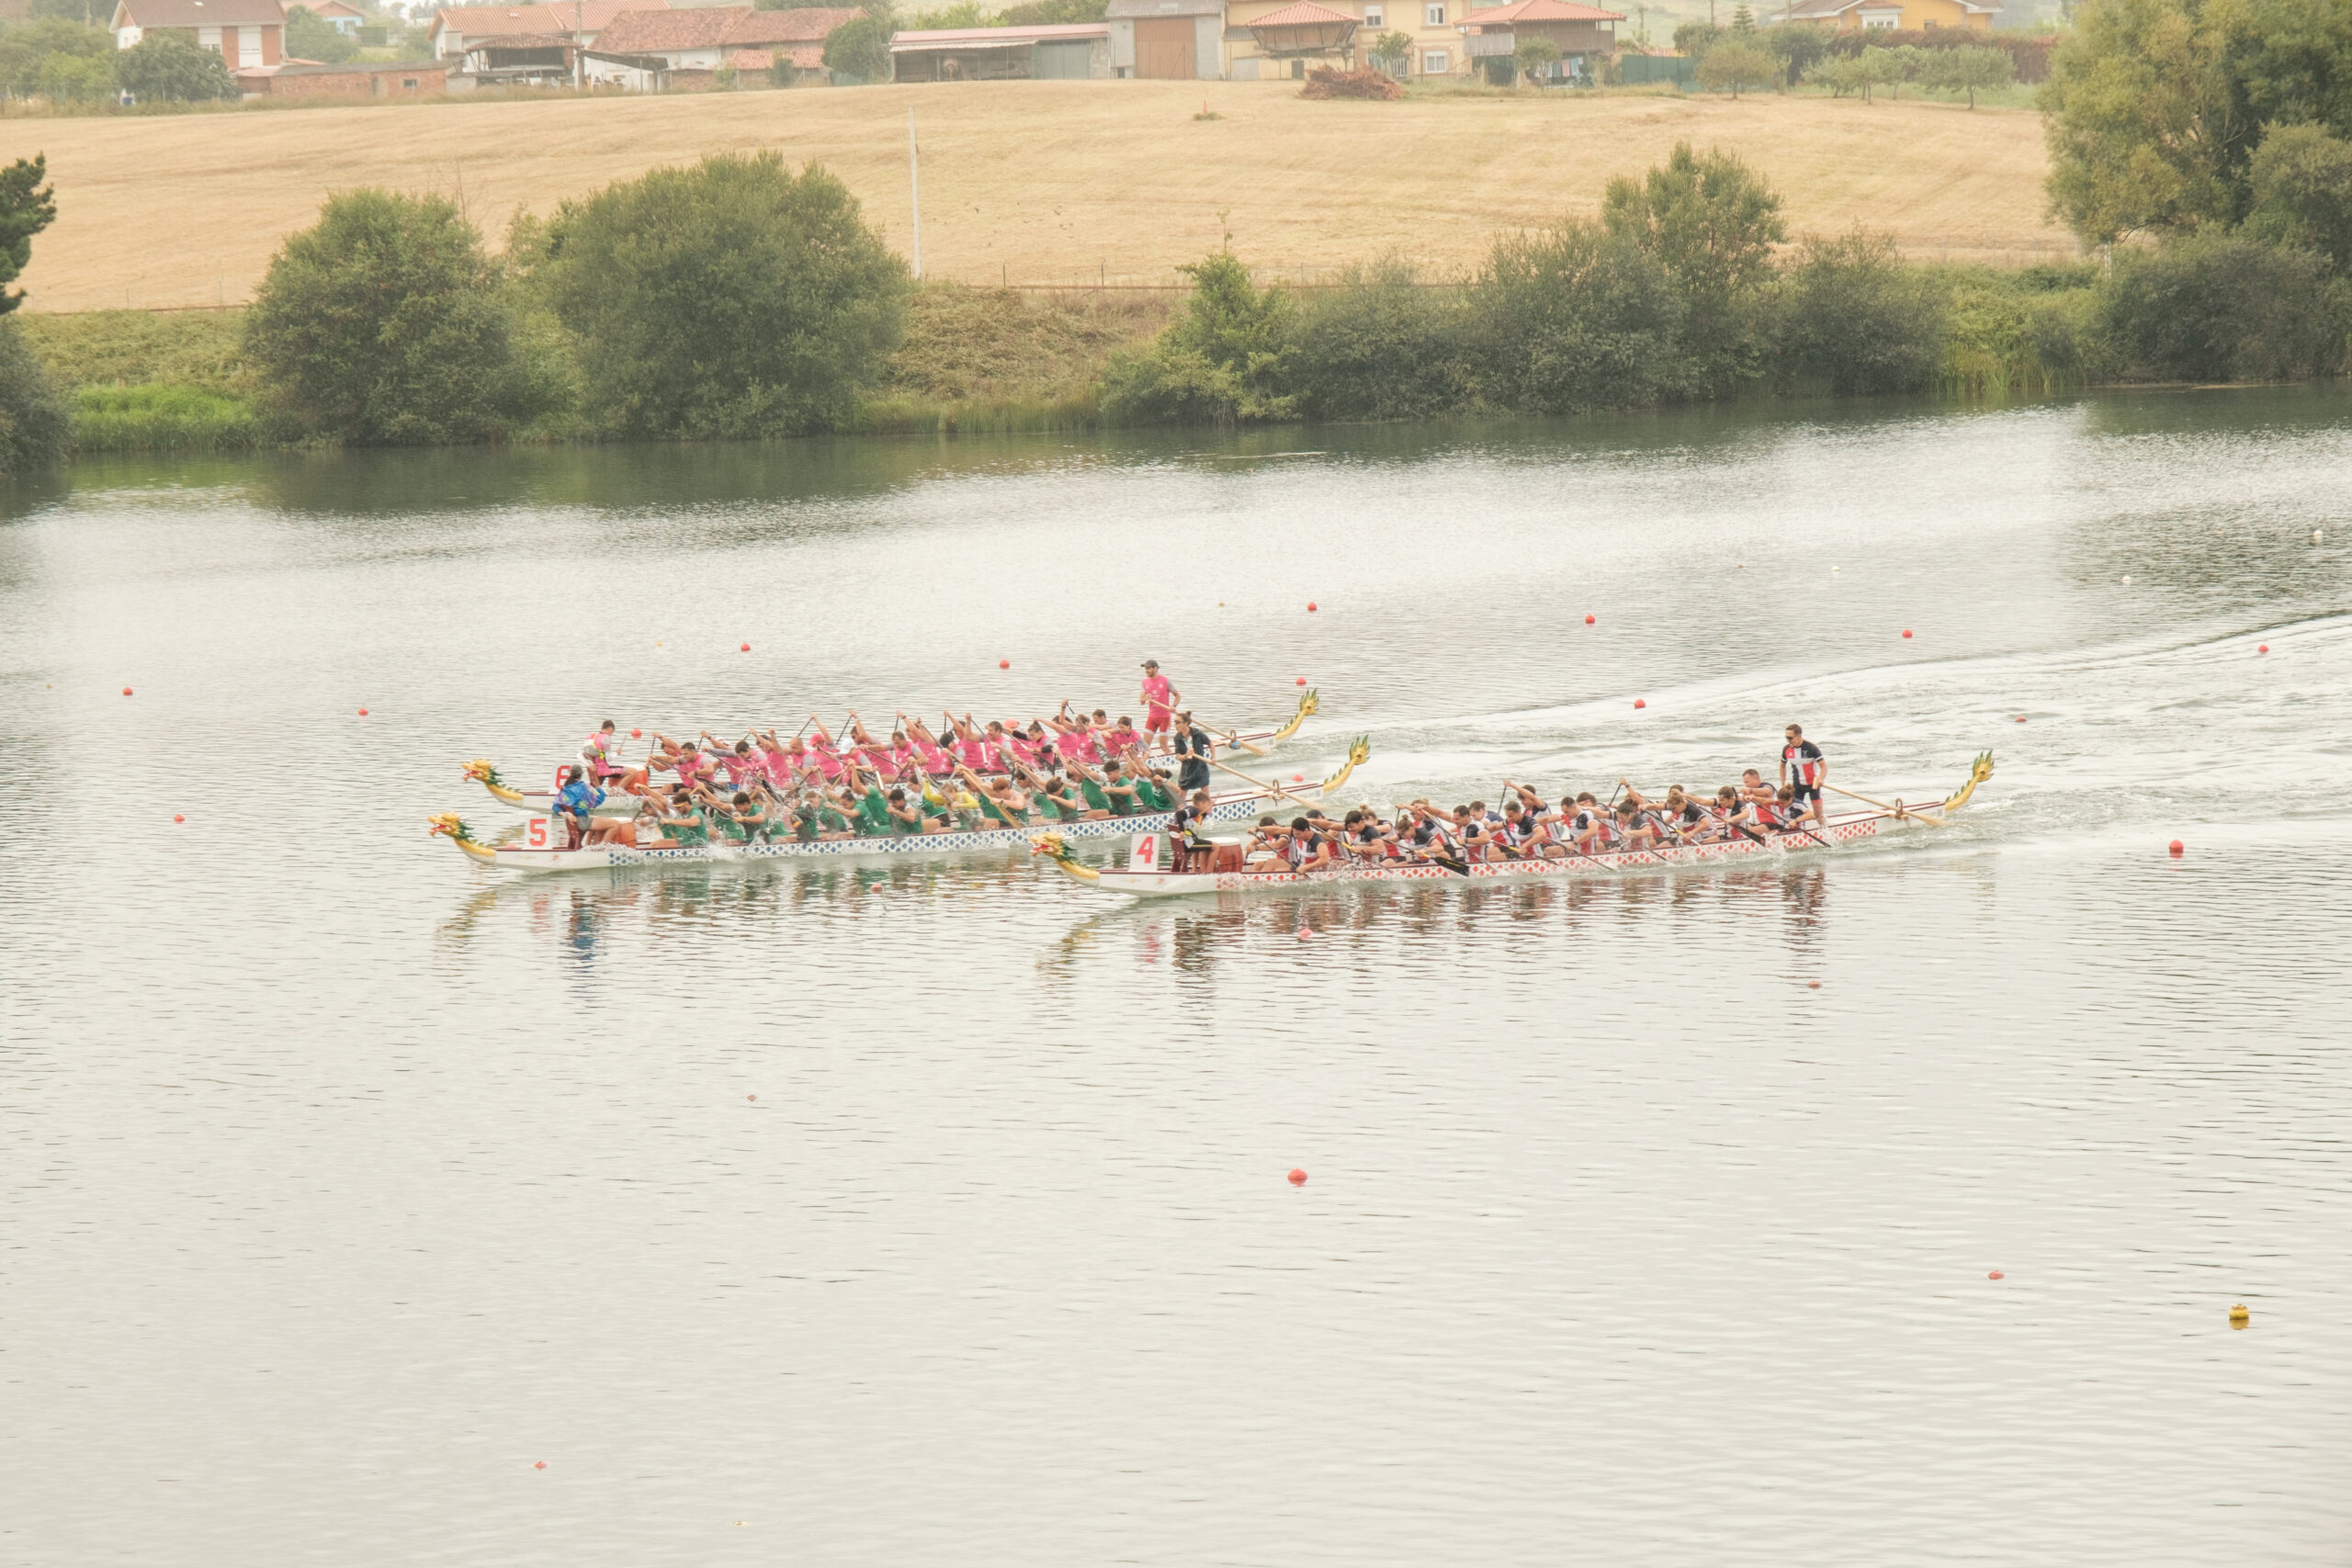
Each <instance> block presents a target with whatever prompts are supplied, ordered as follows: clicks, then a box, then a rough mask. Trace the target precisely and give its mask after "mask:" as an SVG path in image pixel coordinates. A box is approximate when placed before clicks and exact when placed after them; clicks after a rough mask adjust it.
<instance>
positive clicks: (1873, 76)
mask: <svg viewBox="0 0 2352 1568" xmlns="http://www.w3.org/2000/svg"><path fill="white" fill-rule="evenodd" d="M1877 52H1879V51H1876V50H1864V51H1862V52H1861V53H1860V54H1845V55H1840V56H1838V58H1837V59H1835V60H1833V61H1831V62H1829V63H1828V64H1826V65H1824V66H1823V67H1822V68H1821V70H1820V71H1819V72H1818V73H1817V74H1818V75H1819V76H1820V78H1821V79H1822V80H1823V81H1824V82H1826V83H1828V84H1829V91H1830V92H1831V94H1833V95H1834V96H1838V97H1840V98H1842V97H1846V96H1849V95H1851V94H1855V93H1860V95H1861V96H1862V102H1864V103H1868V102H1870V100H1871V87H1872V86H1873V85H1875V84H1876V83H1877V81H1878V67H1877V65H1876V64H1875V63H1874V62H1871V60H1870V59H1868V58H1867V57H1868V56H1870V55H1871V54H1875V53H1877Z"/></svg>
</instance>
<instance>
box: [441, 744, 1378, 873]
mask: <svg viewBox="0 0 2352 1568" xmlns="http://www.w3.org/2000/svg"><path fill="white" fill-rule="evenodd" d="M1371 755H1372V747H1371V745H1370V744H1369V742H1367V741H1365V740H1362V739H1359V740H1357V741H1355V742H1354V743H1353V744H1351V746H1350V747H1349V748H1348V754H1347V757H1346V760H1345V761H1342V762H1341V763H1340V768H1339V771H1338V772H1337V773H1332V774H1331V775H1330V776H1329V777H1328V778H1326V779H1324V780H1323V782H1322V783H1320V784H1302V785H1300V786H1299V787H1298V788H1296V789H1295V790H1284V791H1275V790H1272V789H1247V790H1238V791H1234V792H1232V793H1229V794H1226V795H1216V796H1212V797H1211V798H1212V802H1213V805H1212V809H1211V811H1210V814H1209V819H1210V820H1211V821H1213V822H1239V821H1246V820H1248V819H1250V818H1253V817H1255V816H1257V815H1258V814H1259V813H1260V812H1261V810H1263V809H1264V808H1265V807H1266V806H1267V805H1268V804H1269V803H1271V802H1273V801H1277V800H1328V799H1329V798H1330V795H1331V792H1332V791H1334V790H1336V789H1338V788H1339V787H1340V785H1341V784H1345V783H1346V782H1347V780H1348V775H1349V774H1351V773H1354V772H1355V771H1356V769H1357V768H1359V767H1361V766H1362V765H1363V762H1364V761H1366V760H1367V759H1368V758H1370V757H1371ZM634 808H635V807H634V806H632V807H631V809H634ZM1171 815H1172V814H1171V813H1170V812H1166V811H1148V812H1137V813H1136V814H1135V815H1133V816H1129V817H1106V818H1076V819H1070V820H1065V821H1063V822H1062V823H1060V824H1059V825H1058V827H1057V829H1056V831H1057V833H1059V834H1061V835H1064V836H1065V837H1067V838H1069V839H1077V840H1088V839H1117V838H1126V837H1130V836H1133V835H1138V834H1140V835H1144V836H1159V835H1164V834H1165V833H1166V832H1167V830H1168V827H1169V823H1170V817H1171ZM427 820H428V822H429V824H430V832H431V834H432V836H434V837H436V838H447V840H449V841H450V842H451V843H453V844H455V845H457V846H458V849H460V850H462V851H463V852H465V854H466V856H467V858H468V859H469V860H471V861H472V862H473V863H475V864H477V865H484V866H491V867H493V868H495V869H497V870H500V871H522V872H550V871H603V870H609V869H616V868H619V867H625V866H641V865H651V866H662V865H697V864H748V863H754V862H759V861H809V860H844V859H898V858H900V857H903V856H908V855H955V854H971V853H976V852H986V851H990V850H994V851H1008V850H1025V849H1028V848H1029V847H1030V845H1031V842H1032V840H1031V837H1030V835H1031V834H1032V833H1033V832H1034V831H1035V829H1032V828H1027V827H1021V828H969V829H952V830H950V831H947V832H944V833H906V834H899V835H893V836H890V837H880V836H874V837H858V838H849V839H819V840H814V841H810V840H801V839H775V840H751V841H749V842H730V841H722V840H717V839H716V838H714V840H713V841H712V842H709V843H705V844H680V845H677V846H675V847H674V848H669V849H638V848H636V847H634V846H633V845H627V844H591V845H584V846H582V848H580V849H576V850H571V849H564V848H562V847H561V842H562V840H563V837H564V834H563V829H562V824H561V823H560V821H559V820H558V819H557V818H553V817H547V816H540V817H534V818H531V819H530V821H529V822H528V823H526V825H525V827H524V829H523V841H522V842H521V843H518V844H485V843H483V842H481V840H478V839H476V838H475V837H474V836H473V830H472V829H470V828H469V827H468V826H467V825H466V823H465V820H464V819H463V818H460V817H458V815H457V814H456V813H455V812H445V813H443V814H442V815H440V816H437V817H434V818H428V819H427Z"/></svg>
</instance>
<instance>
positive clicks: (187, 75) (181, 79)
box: [114, 33, 239, 104]
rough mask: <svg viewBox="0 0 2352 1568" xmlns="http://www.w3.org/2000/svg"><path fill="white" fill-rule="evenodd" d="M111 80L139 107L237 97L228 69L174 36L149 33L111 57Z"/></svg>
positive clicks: (216, 58) (213, 56)
mask: <svg viewBox="0 0 2352 1568" xmlns="http://www.w3.org/2000/svg"><path fill="white" fill-rule="evenodd" d="M114 74H115V80H116V81H118V82H120V83H121V84H122V85H123V88H124V90H125V91H127V92H129V93H130V95H131V96H134V97H136V98H138V99H139V100H140V102H141V103H150V104H153V103H189V104H195V103H207V102H212V101H220V100H227V99H230V98H234V97H236V96H239V95H238V91H237V83H236V79H235V78H234V77H232V76H231V75H230V74H229V67H228V65H227V64H226V63H225V62H223V61H222V60H221V58H220V56H219V55H218V54H215V53H214V52H213V51H210V50H209V49H198V48H197V47H196V45H194V44H192V43H190V42H188V41H187V39H184V38H182V37H181V36H180V35H179V34H177V33H149V34H148V35H147V36H146V37H145V38H142V39H140V40H139V41H138V42H137V43H134V44H132V45H131V46H130V48H129V49H126V50H124V51H122V52H121V53H119V54H118V55H116V56H115V61H114Z"/></svg>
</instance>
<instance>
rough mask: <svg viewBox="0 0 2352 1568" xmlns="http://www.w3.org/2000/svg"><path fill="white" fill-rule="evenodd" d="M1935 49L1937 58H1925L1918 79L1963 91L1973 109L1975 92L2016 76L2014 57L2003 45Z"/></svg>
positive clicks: (1988, 89)
mask: <svg viewBox="0 0 2352 1568" xmlns="http://www.w3.org/2000/svg"><path fill="white" fill-rule="evenodd" d="M1934 52H1935V53H1936V55H1937V56H1938V58H1937V59H1935V60H1933V61H1930V62H1928V65H1927V68H1926V69H1925V70H1924V71H1923V72H1921V73H1920V79H1921V80H1922V81H1923V82H1925V83H1926V84H1927V85H1929V86H1931V87H1942V88H1944V89H1946V90H1948V91H1951V92H1955V93H1966V94H1967V95H1968V107H1970V108H1972V109H1973V108H1974V107H1976V95H1977V94H1978V93H1980V92H1987V93H1988V92H1993V91H1996V90H1997V89H1999V88H2002V87H2006V86H2007V85H2009V84H2010V83H2011V82H2013V81H2015V80H2016V79H2017V61H2016V60H2015V59H2014V58H2013V57H2012V56H2011V55H2010V54H2009V51H2007V50H2005V49H1982V48H1979V47H1977V46H1976V45H1973V44H1968V45H1963V46H1962V47H1961V48H1959V49H1943V50H1937V51H1934Z"/></svg>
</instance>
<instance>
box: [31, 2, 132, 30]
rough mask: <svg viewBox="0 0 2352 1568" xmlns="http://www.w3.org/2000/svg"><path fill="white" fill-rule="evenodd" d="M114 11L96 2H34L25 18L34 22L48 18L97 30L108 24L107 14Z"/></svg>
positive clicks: (111, 7) (110, 7)
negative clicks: (77, 23) (76, 23)
mask: <svg viewBox="0 0 2352 1568" xmlns="http://www.w3.org/2000/svg"><path fill="white" fill-rule="evenodd" d="M113 9H114V7H113V6H102V5H99V4H97V3H96V0H32V4H31V5H29V6H26V7H25V16H26V17H27V18H28V20H32V21H40V20H42V19H44V18H47V19H52V20H56V21H63V22H79V23H80V24H81V25H82V26H84V27H85V28H97V27H103V26H104V25H105V24H106V20H107V14H108V13H109V12H111V11H112V10H113Z"/></svg>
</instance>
